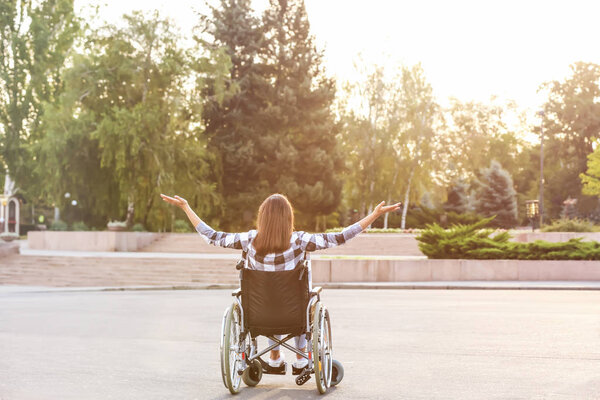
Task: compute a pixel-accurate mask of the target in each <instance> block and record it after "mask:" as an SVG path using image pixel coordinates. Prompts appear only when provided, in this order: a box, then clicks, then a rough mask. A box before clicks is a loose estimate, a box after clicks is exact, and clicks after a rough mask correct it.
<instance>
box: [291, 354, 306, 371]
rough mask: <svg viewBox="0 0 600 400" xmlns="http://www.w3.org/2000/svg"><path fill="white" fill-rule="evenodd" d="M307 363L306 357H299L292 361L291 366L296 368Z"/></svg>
mask: <svg viewBox="0 0 600 400" xmlns="http://www.w3.org/2000/svg"><path fill="white" fill-rule="evenodd" d="M307 365H308V359H306V358H304V357H303V358H301V359H299V360H298V359H296V361H294V363H293V364H292V366H293V367H294V368H296V369H301V368H304V367H306V366H307Z"/></svg>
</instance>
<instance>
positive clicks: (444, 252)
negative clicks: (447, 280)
mask: <svg viewBox="0 0 600 400" xmlns="http://www.w3.org/2000/svg"><path fill="white" fill-rule="evenodd" d="M492 219H493V218H486V219H484V220H481V221H479V222H477V223H475V224H471V225H455V226H452V227H451V228H450V229H444V228H442V227H441V226H439V225H438V224H432V225H429V226H428V227H427V229H425V230H423V231H422V232H421V234H420V235H419V236H417V238H416V239H417V240H418V241H419V249H421V251H422V252H423V254H425V255H426V256H427V257H428V258H434V259H480V260H481V259H502V260H600V243H598V242H583V241H582V239H581V238H577V239H571V240H569V241H568V242H559V243H551V242H546V241H543V240H536V241H535V242H532V243H518V242H511V241H510V239H511V236H510V234H509V233H508V232H506V231H497V230H494V229H489V228H485V227H486V226H488V225H489V224H490V222H491V221H492Z"/></svg>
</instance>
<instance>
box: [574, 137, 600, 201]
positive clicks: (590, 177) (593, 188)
mask: <svg viewBox="0 0 600 400" xmlns="http://www.w3.org/2000/svg"><path fill="white" fill-rule="evenodd" d="M587 159H588V161H587V171H586V172H585V173H582V174H581V175H579V177H580V179H581V183H582V184H583V190H582V192H583V194H586V195H588V196H598V197H600V146H597V147H596V150H594V151H593V152H592V153H591V154H589V155H588V156H587Z"/></svg>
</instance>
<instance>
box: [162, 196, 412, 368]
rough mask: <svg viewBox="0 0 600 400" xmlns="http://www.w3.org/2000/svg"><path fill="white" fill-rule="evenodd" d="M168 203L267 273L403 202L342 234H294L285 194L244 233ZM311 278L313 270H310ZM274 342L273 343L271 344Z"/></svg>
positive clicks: (300, 344)
mask: <svg viewBox="0 0 600 400" xmlns="http://www.w3.org/2000/svg"><path fill="white" fill-rule="evenodd" d="M160 196H161V197H162V199H163V200H164V201H166V202H167V203H170V204H173V205H175V206H177V207H179V208H181V209H182V210H183V211H184V212H185V213H186V215H187V216H188V218H189V219H190V222H191V223H192V225H194V227H195V228H196V231H197V232H198V233H199V234H200V235H202V236H203V237H204V238H205V239H206V240H207V242H208V243H210V244H213V245H215V246H222V247H229V248H232V249H239V250H243V251H244V252H245V253H246V261H247V268H251V269H259V270H264V271H283V270H291V269H294V268H295V267H296V265H297V264H298V263H299V262H301V261H302V260H303V259H304V253H305V252H307V251H315V250H321V249H326V248H329V247H334V246H338V245H341V244H344V243H345V242H347V241H348V240H350V239H352V238H353V237H355V236H356V235H358V234H359V233H360V232H362V231H363V230H365V229H366V228H367V227H368V226H369V225H371V224H372V223H373V222H374V221H375V220H376V219H377V218H379V217H380V216H381V215H383V214H386V213H388V212H390V211H395V210H397V209H398V208H399V207H400V203H396V204H393V205H391V206H385V205H384V204H385V202H384V201H382V202H381V203H379V205H377V207H375V210H373V212H372V213H371V214H369V215H367V216H366V217H365V218H363V219H361V220H360V221H358V222H356V223H355V224H353V225H350V226H349V227H347V228H345V229H344V230H342V232H339V233H307V232H302V231H294V211H293V209H292V205H291V204H290V202H289V201H288V199H287V198H286V197H285V196H284V195H281V194H273V195H271V196H269V197H268V198H267V199H266V200H265V201H263V203H262V204H261V205H260V208H259V209H258V218H257V220H256V228H257V229H256V230H251V231H248V232H242V233H225V232H217V231H215V230H214V229H212V228H211V227H210V226H208V225H207V224H206V223H204V221H202V220H201V219H200V218H199V217H198V216H197V215H196V213H195V212H194V211H193V210H192V209H191V208H190V206H189V205H188V202H187V201H186V200H185V199H183V198H181V197H179V196H174V197H169V196H166V195H164V194H161V195H160ZM309 278H310V270H309ZM295 340H296V348H297V349H299V350H301V351H303V352H304V351H306V339H305V337H304V335H301V336H299V337H296V338H295ZM272 344H273V342H272V341H271V340H269V345H272ZM281 356H282V354H280V352H279V346H277V347H276V348H275V349H274V350H272V351H271V357H270V360H269V365H270V366H271V367H273V368H279V367H281V366H282V365H283V358H282V357H281ZM296 358H297V359H296V361H295V362H294V363H293V365H292V366H293V368H294V369H295V370H300V369H302V368H304V367H305V366H306V364H307V363H308V360H307V359H306V358H304V357H301V356H298V355H297V356H296Z"/></svg>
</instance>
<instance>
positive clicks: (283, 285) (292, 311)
mask: <svg viewBox="0 0 600 400" xmlns="http://www.w3.org/2000/svg"><path fill="white" fill-rule="evenodd" d="M241 286H242V307H243V309H244V325H245V328H246V329H247V330H249V331H250V333H251V334H252V336H258V335H263V336H267V335H284V334H293V335H300V334H302V333H304V332H306V307H307V305H308V299H309V293H308V271H307V268H306V267H305V266H304V265H303V263H300V264H299V265H298V266H297V267H296V268H295V269H293V270H290V271H276V272H274V271H258V270H252V269H247V268H244V269H242V271H241Z"/></svg>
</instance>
